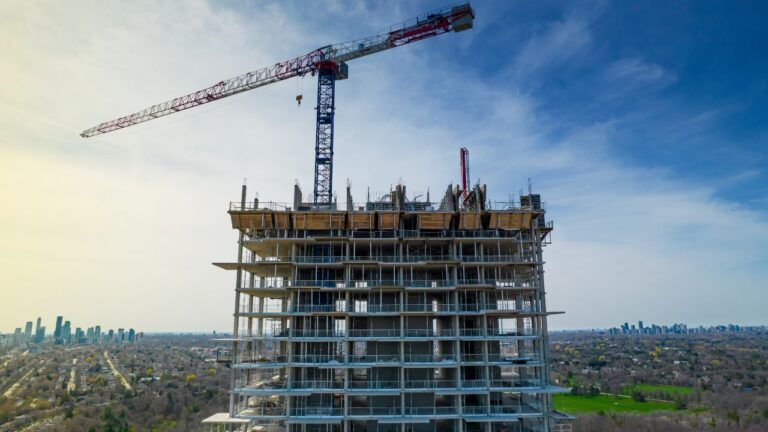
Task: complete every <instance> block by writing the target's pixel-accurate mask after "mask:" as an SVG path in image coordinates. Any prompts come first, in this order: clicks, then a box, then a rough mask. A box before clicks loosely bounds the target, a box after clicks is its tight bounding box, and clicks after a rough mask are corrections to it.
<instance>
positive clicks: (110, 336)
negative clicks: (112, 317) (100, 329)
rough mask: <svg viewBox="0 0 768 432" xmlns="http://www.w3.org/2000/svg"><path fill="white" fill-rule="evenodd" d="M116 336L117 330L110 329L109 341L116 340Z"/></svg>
mask: <svg viewBox="0 0 768 432" xmlns="http://www.w3.org/2000/svg"><path fill="white" fill-rule="evenodd" d="M114 338H115V331H114V330H112V329H109V332H108V333H107V340H108V341H109V343H112V342H114Z"/></svg>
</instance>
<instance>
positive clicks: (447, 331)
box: [403, 329, 455, 338]
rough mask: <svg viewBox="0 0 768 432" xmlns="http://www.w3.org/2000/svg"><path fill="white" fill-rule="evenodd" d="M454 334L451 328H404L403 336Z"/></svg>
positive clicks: (446, 335)
mask: <svg viewBox="0 0 768 432" xmlns="http://www.w3.org/2000/svg"><path fill="white" fill-rule="evenodd" d="M454 335H455V332H454V331H453V329H405V332H404V335H403V336H404V337H406V338H421V337H452V336H454Z"/></svg>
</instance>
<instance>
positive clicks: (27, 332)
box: [24, 321, 32, 342]
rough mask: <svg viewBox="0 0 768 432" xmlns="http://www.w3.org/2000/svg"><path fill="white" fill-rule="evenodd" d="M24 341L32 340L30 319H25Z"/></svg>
mask: <svg viewBox="0 0 768 432" xmlns="http://www.w3.org/2000/svg"><path fill="white" fill-rule="evenodd" d="M24 342H32V321H27V325H26V326H24Z"/></svg>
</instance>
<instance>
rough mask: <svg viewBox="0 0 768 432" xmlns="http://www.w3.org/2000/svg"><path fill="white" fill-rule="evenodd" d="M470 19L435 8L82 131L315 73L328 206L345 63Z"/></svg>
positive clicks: (318, 147)
mask: <svg viewBox="0 0 768 432" xmlns="http://www.w3.org/2000/svg"><path fill="white" fill-rule="evenodd" d="M473 20H474V11H473V10H472V7H471V6H470V5H469V4H468V3H466V4H462V5H458V6H452V7H446V8H442V9H438V10H435V11H432V12H429V13H426V14H423V15H419V16H417V17H416V18H414V19H411V20H409V21H405V22H403V23H400V24H397V25H394V26H391V27H390V28H388V29H387V30H386V31H382V32H379V33H378V34H377V35H375V36H370V37H366V38H362V39H356V40H353V41H349V42H343V43H339V44H335V45H328V46H325V47H322V48H318V49H316V50H314V51H311V52H309V53H307V54H305V55H303V56H299V57H296V58H294V59H291V60H286V61H283V62H280V63H277V64H275V65H273V66H269V67H266V68H263V69H259V70H256V71H253V72H248V73H246V74H243V75H239V76H236V77H234V78H230V79H228V80H224V81H219V82H218V83H216V84H214V85H212V86H210V87H207V88H204V89H202V90H198V91H196V92H193V93H190V94H187V95H184V96H181V97H177V98H175V99H171V100H169V101H166V102H162V103H159V104H157V105H152V106H151V107H149V108H146V109H144V110H141V111H138V112H135V113H133V114H130V115H127V116H123V117H120V118H117V119H115V120H110V121H107V122H104V123H101V124H98V125H96V126H94V127H92V128H90V129H86V130H85V131H83V132H82V133H81V134H80V136H82V137H84V138H88V137H93V136H96V135H101V134H105V133H108V132H112V131H116V130H119V129H123V128H126V127H129V126H133V125H136V124H139V123H143V122H146V121H149V120H153V119H156V118H158V117H163V116H166V115H169V114H173V113H176V112H179V111H184V110H187V109H190V108H194V107H197V106H200V105H204V104H207V103H209V102H213V101H216V100H219V99H223V98H226V97H228V96H233V95H236V94H239V93H242V92H245V91H248V90H253V89H256V88H259V87H263V86H266V85H269V84H273V83H276V82H279V81H284V80H287V79H289V78H294V77H301V76H304V75H306V74H311V75H312V76H314V75H317V77H318V80H317V120H316V133H315V175H314V180H315V181H314V194H313V196H314V205H315V207H318V208H328V207H331V206H332V205H333V203H332V200H333V182H332V177H333V125H334V112H335V83H336V80H341V79H346V78H347V77H348V75H349V74H348V67H347V63H346V62H348V61H350V60H354V59H357V58H360V57H364V56H367V55H371V54H374V53H377V52H381V51H385V50H388V49H390V48H395V47H399V46H402V45H407V44H409V43H412V42H416V41H420V40H423V39H427V38H431V37H433V36H437V35H440V34H443V33H448V32H451V31H453V32H461V31H464V30H468V29H470V28H472V24H473Z"/></svg>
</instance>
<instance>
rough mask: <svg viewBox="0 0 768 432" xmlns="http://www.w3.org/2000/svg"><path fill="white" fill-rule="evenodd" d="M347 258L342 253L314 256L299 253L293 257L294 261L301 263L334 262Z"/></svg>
mask: <svg viewBox="0 0 768 432" xmlns="http://www.w3.org/2000/svg"><path fill="white" fill-rule="evenodd" d="M344 259H345V258H344V256H342V255H338V256H312V255H297V256H295V257H294V258H293V262H296V263H299V264H333V263H338V262H341V261H343V260H344Z"/></svg>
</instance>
